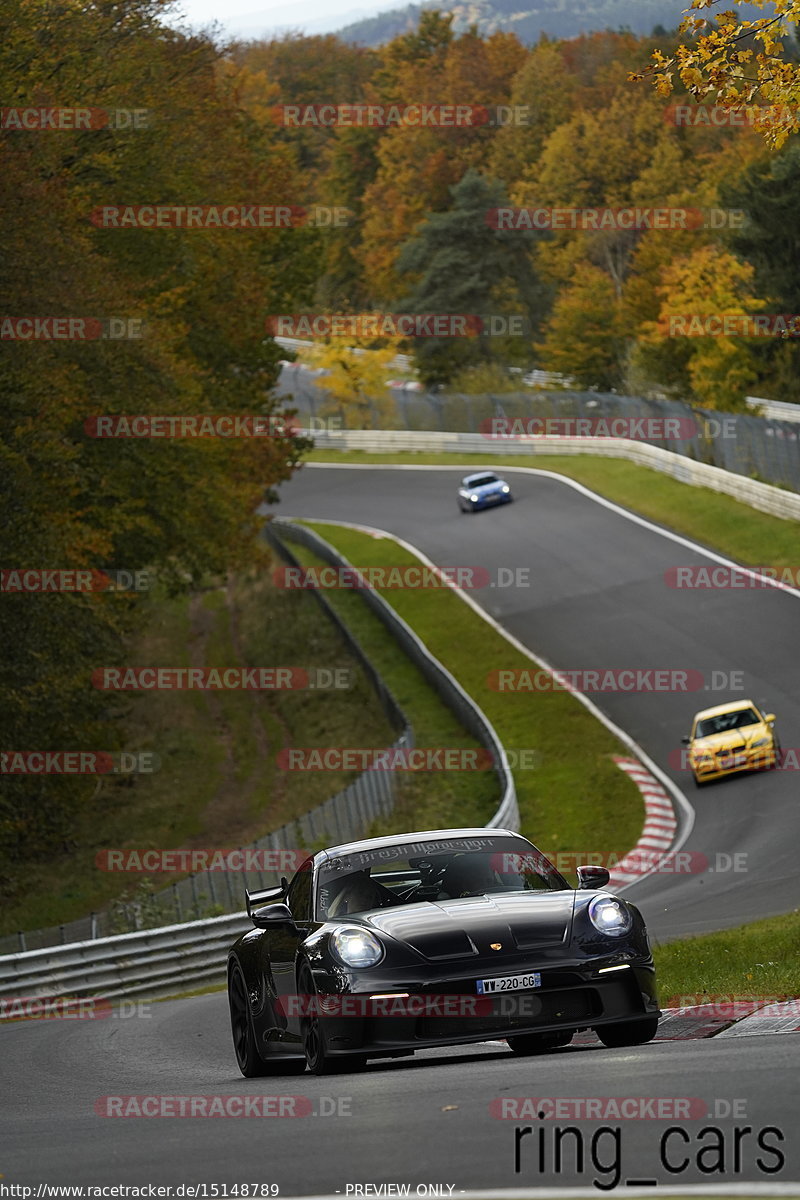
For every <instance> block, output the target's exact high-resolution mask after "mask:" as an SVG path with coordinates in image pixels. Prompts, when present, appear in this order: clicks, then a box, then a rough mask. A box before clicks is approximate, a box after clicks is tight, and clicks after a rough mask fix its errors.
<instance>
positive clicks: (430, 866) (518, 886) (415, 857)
mask: <svg viewBox="0 0 800 1200" xmlns="http://www.w3.org/2000/svg"><path fill="white" fill-rule="evenodd" d="M472 843H479V844H477V845H474V844H472ZM565 887H567V884H566V882H565V881H564V880H563V879H562V878H561V876H560V875H559V874H558V872H557V871H556V870H555V869H554V868H553V867H552V866H551V864H550V863H549V862H548V861H547V859H546V858H544V857H543V856H542V855H540V854H539V852H538V851H537V850H536V849H535V848H534V847H533V846H531V845H530V843H526V842H520V841H517V840H516V839H514V840H510V839H508V838H491V837H488V838H472V839H467V838H459V839H453V840H451V841H443V842H433V843H428V844H426V843H416V845H415V844H410V843H397V844H396V845H394V846H383V847H381V848H380V849H375V850H368V851H363V852H359V853H357V854H352V855H347V856H342V857H337V858H333V859H328V860H327V862H324V863H323V864H322V865H321V867H320V869H319V873H318V881H317V902H316V919H317V920H326V919H331V918H336V917H340V916H345V915H348V914H352V913H361V912H370V911H372V910H373V909H376V908H389V907H393V906H397V905H402V904H419V903H420V902H422V901H429V902H434V903H435V902H437V901H440V900H444V901H446V900H457V899H460V898H462V897H465V896H492V895H498V894H502V893H511V892H521V891H537V892H541V891H559V890H561V889H563V888H565Z"/></svg>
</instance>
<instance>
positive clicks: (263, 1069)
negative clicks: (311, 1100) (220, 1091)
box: [228, 962, 302, 1079]
mask: <svg viewBox="0 0 800 1200" xmlns="http://www.w3.org/2000/svg"><path fill="white" fill-rule="evenodd" d="M228 1007H229V1008H230V1014H231V1033H232V1035H233V1050H234V1054H235V1055H236V1062H237V1063H238V1065H239V1070H240V1071H241V1072H242V1074H243V1075H244V1077H245V1079H255V1078H257V1077H258V1076H259V1075H271V1074H272V1068H273V1064H272V1063H269V1064H268V1063H266V1062H264V1059H263V1058H262V1057H261V1055H260V1054H259V1053H258V1046H257V1044H256V1034H255V1029H254V1027H253V1014H252V1012H251V1011H250V1000H249V997H248V995H247V985H246V983H245V979H244V974H243V972H242V968H241V967H240V966H239V964H238V962H237V963H234V964H233V966H232V967H231V970H230V973H229V975H228ZM300 1061H302V1060H300ZM275 1065H277V1064H275Z"/></svg>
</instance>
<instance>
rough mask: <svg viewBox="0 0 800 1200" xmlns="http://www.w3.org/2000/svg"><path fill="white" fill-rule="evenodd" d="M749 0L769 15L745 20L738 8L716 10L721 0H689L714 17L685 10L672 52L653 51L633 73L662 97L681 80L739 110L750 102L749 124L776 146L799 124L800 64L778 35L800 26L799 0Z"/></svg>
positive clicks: (705, 98)
mask: <svg viewBox="0 0 800 1200" xmlns="http://www.w3.org/2000/svg"><path fill="white" fill-rule="evenodd" d="M751 2H752V3H753V4H754V5H755V6H756V7H757V8H759V9H768V10H769V12H768V15H767V16H764V17H759V18H757V19H756V20H749V19H747V18H744V17H742V16H741V13H740V11H739V9H738V8H736V7H726V8H725V9H724V10H723V11H721V10H720V7H718V6H721V3H722V0H691V4H690V9H691V10H692V12H693V13H698V12H700V11H701V10H702V11H706V10H712V9H713V10H714V12H713V17H714V21H713V22H712V21H711V20H709V19H708V18H706V17H701V16H697V15H689V16H687V17H686V18H685V20H684V21H683V22H682V23H681V26H680V31H681V33H682V34H683V35H684V36H683V41H682V42H681V43H680V45H679V46H678V47H677V49H676V51H675V53H674V54H668V53H664V51H662V50H654V51H653V54H652V65H651V66H650V68H649V69H648V70H646V71H636V72H632V74H631V78H632V79H633V80H636V81H641V80H643V79H644V78H650V79H652V81H653V83H654V85H655V87H656V90H657V91H658V94H659V95H661V96H669V95H671V94H672V92H673V91H674V89H675V87H676V86H677V85H678V84H679V83H680V84H682V85H683V87H684V88H685V89H686V91H687V92H688V93H689V94H690V95H691V96H693V97H694V99H695V100H698V101H702V102H710V103H711V104H717V105H720V106H721V107H723V108H728V109H735V110H737V111H741V110H747V107H748V106H755V108H753V109H752V110H751V116H752V119H753V121H754V124H755V126H756V127H757V128H758V129H760V130H761V132H762V133H763V136H764V138H765V140H766V141H767V142H768V143H769V144H770V145H773V146H776V147H777V146H782V145H783V144H784V142H785V141H786V139H787V138H788V136H789V134H790V133H796V132H797V131H798V130H800V106H799V105H798V102H799V101H800V64H798V62H797V61H793V60H792V58H791V56H789V55H787V54H786V53H785V51H784V41H783V39H784V37H785V35H786V33H787V32H789V31H792V26H795V27H796V26H798V25H800V0H751ZM731 3H732V4H735V3H736V0H731ZM794 32H795V36H796V30H795V31H794Z"/></svg>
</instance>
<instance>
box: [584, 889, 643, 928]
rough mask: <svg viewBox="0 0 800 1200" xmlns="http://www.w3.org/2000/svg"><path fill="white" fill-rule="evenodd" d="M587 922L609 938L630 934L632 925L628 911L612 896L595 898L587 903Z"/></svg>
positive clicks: (631, 918)
mask: <svg viewBox="0 0 800 1200" xmlns="http://www.w3.org/2000/svg"><path fill="white" fill-rule="evenodd" d="M589 920H590V921H591V922H592V924H593V925H594V927H595V929H597V930H599V932H600V933H607V934H609V936H610V937H621V936H622V935H623V934H624V933H630V930H631V926H632V925H633V917H632V916H631V911H630V909H629V908H628V907H627V906H626V905H624V904H623V903H622V901H621V900H617V899H616V898H615V897H614V896H595V898H594V900H591V901H590V903H589Z"/></svg>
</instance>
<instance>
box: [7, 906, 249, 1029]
mask: <svg viewBox="0 0 800 1200" xmlns="http://www.w3.org/2000/svg"><path fill="white" fill-rule="evenodd" d="M248 928H252V924H251V922H250V921H249V920H248V918H247V917H246V916H245V915H244V914H243V913H236V914H234V915H233V916H225V917H214V918H212V919H210V920H207V921H194V922H192V923H191V924H187V925H170V926H167V927H166V928H163V929H148V930H143V931H142V932H141V933H122V934H119V935H117V936H116V937H109V938H97V939H96V940H95V941H93V942H73V943H72V944H71V945H69V946H59V947H57V948H56V949H47V950H29V951H28V952H27V953H25V954H8V955H5V956H3V957H2V958H0V1024H2V1018H3V1016H4V1015H5V1016H8V1017H11V1018H13V1017H14V1015H15V1010H14V1006H13V1005H12V1004H10V1001H11V1000H13V999H14V998H15V997H16V998H25V999H28V998H33V997H35V998H37V999H40V1000H43V999H46V998H51V997H52V998H57V997H65V996H69V997H71V996H78V997H83V996H95V997H101V998H102V999H103V1000H110V1001H113V1000H118V999H120V998H122V997H124V996H148V997H155V996H168V995H170V994H171V993H173V992H177V991H188V990H190V989H192V988H196V987H197V988H199V987H207V986H209V985H211V984H214V983H222V982H224V980H225V961H226V953H227V950H228V947H229V946H230V945H231V943H232V942H233V940H234V938H236V937H237V936H238V935H239V934H240V933H243V932H244V930H246V929H248ZM23 1011H24V1010H23ZM20 1015H22V1014H20Z"/></svg>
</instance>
